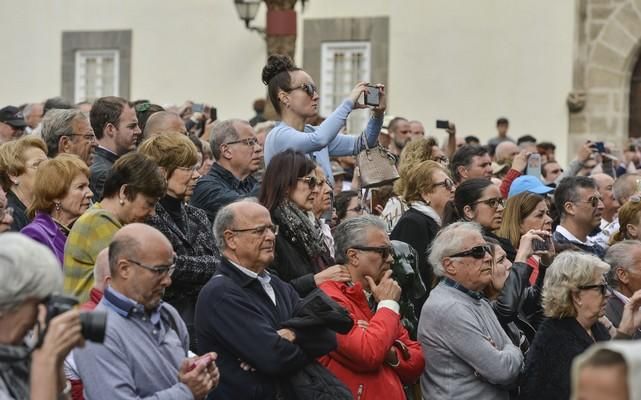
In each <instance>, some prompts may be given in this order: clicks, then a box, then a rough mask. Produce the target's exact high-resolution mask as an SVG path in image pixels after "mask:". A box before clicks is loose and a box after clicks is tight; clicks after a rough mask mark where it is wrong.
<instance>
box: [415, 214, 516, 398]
mask: <svg viewBox="0 0 641 400" xmlns="http://www.w3.org/2000/svg"><path fill="white" fill-rule="evenodd" d="M492 259H493V255H492V247H491V246H490V245H488V244H487V243H486V242H485V240H484V239H483V236H482V234H481V227H480V226H479V225H477V224H475V223H471V222H456V223H454V224H451V225H449V226H447V227H445V228H443V229H442V230H441V231H440V232H439V233H438V235H437V236H436V238H435V239H434V242H433V244H432V248H431V252H430V255H429V262H430V264H431V265H432V266H433V267H434V274H435V275H437V276H440V277H441V278H442V279H441V282H440V283H439V284H438V285H437V286H436V287H435V288H434V289H432V291H431V292H430V296H429V297H428V298H427V301H426V302H425V304H424V305H423V309H422V311H421V317H420V320H419V326H418V340H419V341H420V343H421V345H422V347H423V355H424V357H425V371H424V372H423V376H422V377H421V390H422V392H423V398H426V399H457V400H464V399H474V400H478V399H505V400H507V399H509V398H510V394H509V389H508V386H509V385H512V384H514V383H515V382H516V381H517V379H518V377H519V374H520V372H521V367H522V365H523V355H522V353H521V350H520V349H519V348H518V347H516V346H515V345H513V344H512V342H511V340H510V338H509V337H508V336H507V334H506V333H505V331H504V330H503V328H502V327H501V324H500V323H499V321H498V319H497V317H496V314H495V313H494V311H493V310H492V307H491V306H490V303H489V302H488V300H487V298H486V297H485V296H484V295H483V294H482V293H483V289H484V288H486V287H487V286H488V285H490V282H491V280H492ZM443 366H447V367H446V368H444V367H443Z"/></svg>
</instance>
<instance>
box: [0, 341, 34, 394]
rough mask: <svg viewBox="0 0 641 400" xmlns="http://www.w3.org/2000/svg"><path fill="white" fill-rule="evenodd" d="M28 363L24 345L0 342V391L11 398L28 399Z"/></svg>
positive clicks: (29, 362)
mask: <svg viewBox="0 0 641 400" xmlns="http://www.w3.org/2000/svg"><path fill="white" fill-rule="evenodd" d="M30 364H31V357H30V356H29V349H28V348H27V347H26V346H10V345H6V344H0V393H6V394H8V395H9V398H11V399H28V398H29V367H30Z"/></svg>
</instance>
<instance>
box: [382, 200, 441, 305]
mask: <svg viewBox="0 0 641 400" xmlns="http://www.w3.org/2000/svg"><path fill="white" fill-rule="evenodd" d="M439 229H440V227H439V226H438V224H437V223H436V221H434V219H432V218H430V217H429V216H427V215H425V214H423V213H422V212H420V211H418V210H416V209H414V208H410V209H409V210H407V211H406V212H405V214H403V216H401V219H399V220H398V223H397V224H396V226H395V227H394V229H393V230H392V233H391V234H390V239H391V240H400V241H401V242H405V243H407V244H409V245H410V246H412V247H413V248H414V250H416V252H417V253H418V271H419V274H420V275H421V278H422V279H423V283H424V284H425V288H426V289H427V294H426V297H427V295H429V292H430V290H431V289H432V287H433V286H434V268H433V267H432V266H431V265H430V263H429V262H428V261H427V257H428V255H429V253H428V250H429V247H430V245H431V244H432V241H433V240H434V238H435V237H436V234H437V233H438V231H439ZM418 311H419V312H420V307H419V308H418Z"/></svg>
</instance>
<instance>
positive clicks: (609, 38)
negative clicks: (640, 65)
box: [601, 20, 636, 54]
mask: <svg viewBox="0 0 641 400" xmlns="http://www.w3.org/2000/svg"><path fill="white" fill-rule="evenodd" d="M601 40H602V41H603V42H604V43H605V44H606V45H608V46H609V47H611V48H613V49H615V50H617V51H618V52H619V53H621V54H629V53H630V52H631V51H632V49H633V48H634V46H635V44H636V43H635V41H634V40H633V39H632V38H631V37H630V35H629V34H627V33H626V32H625V31H624V30H623V27H622V26H621V25H620V24H619V23H618V22H616V20H614V21H610V22H609V23H608V24H607V25H606V26H605V28H603V33H602V34H601Z"/></svg>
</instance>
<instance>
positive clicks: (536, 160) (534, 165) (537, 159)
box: [526, 153, 541, 178]
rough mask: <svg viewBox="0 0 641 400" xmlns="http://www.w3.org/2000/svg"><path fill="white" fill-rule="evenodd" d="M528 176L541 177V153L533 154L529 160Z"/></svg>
mask: <svg viewBox="0 0 641 400" xmlns="http://www.w3.org/2000/svg"><path fill="white" fill-rule="evenodd" d="M526 175H531V176H536V177H537V178H538V177H540V176H541V155H540V154H539V153H532V154H530V155H529V156H528V158H527V169H526Z"/></svg>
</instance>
